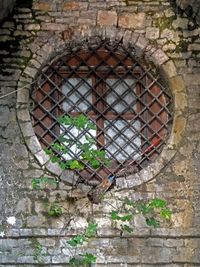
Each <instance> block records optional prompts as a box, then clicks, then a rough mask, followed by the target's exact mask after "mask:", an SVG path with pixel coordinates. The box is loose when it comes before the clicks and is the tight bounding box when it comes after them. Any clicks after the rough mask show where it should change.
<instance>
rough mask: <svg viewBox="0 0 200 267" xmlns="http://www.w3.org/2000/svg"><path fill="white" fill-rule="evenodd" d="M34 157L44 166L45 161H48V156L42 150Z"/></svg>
mask: <svg viewBox="0 0 200 267" xmlns="http://www.w3.org/2000/svg"><path fill="white" fill-rule="evenodd" d="M35 157H36V159H37V160H38V161H39V163H40V164H41V165H44V164H45V163H47V161H49V156H48V155H47V154H46V153H45V152H44V151H43V150H41V151H38V152H37V153H35Z"/></svg>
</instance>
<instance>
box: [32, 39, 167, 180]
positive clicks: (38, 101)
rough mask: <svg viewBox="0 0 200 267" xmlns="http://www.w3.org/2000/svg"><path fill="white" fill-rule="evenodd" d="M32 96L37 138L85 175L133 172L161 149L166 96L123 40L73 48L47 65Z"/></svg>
mask: <svg viewBox="0 0 200 267" xmlns="http://www.w3.org/2000/svg"><path fill="white" fill-rule="evenodd" d="M38 81H39V82H38V84H37V86H36V87H35V88H34V90H33V91H32V94H31V101H32V103H31V105H30V106H31V108H30V113H31V117H32V124H33V128H34V131H35V134H36V136H37V137H38V139H39V142H40V143H41V145H42V147H43V148H44V149H45V150H46V152H47V153H49V154H51V160H52V161H53V162H58V164H59V165H60V166H61V168H63V169H66V168H69V169H71V170H74V171H75V172H76V173H77V174H78V175H79V177H80V178H81V179H82V180H83V181H85V182H86V181H87V182H88V183H89V182H92V181H94V180H95V181H99V182H100V181H102V180H103V179H104V178H105V177H109V176H110V177H112V176H115V177H117V176H122V175H125V174H126V172H127V170H128V172H130V171H132V172H133V173H134V172H138V171H139V170H141V169H143V168H144V167H146V166H147V165H148V164H150V163H151V162H153V161H154V160H155V159H156V158H157V157H158V155H159V154H160V153H161V151H162V148H163V145H164V144H165V142H166V139H167V137H168V133H169V126H170V124H171V111H170V106H171V97H170V95H169V93H168V91H167V89H166V88H165V87H164V86H162V85H161V83H160V82H159V77H158V76H157V75H153V74H152V73H151V69H150V68H149V69H148V68H145V67H144V66H143V65H141V64H140V63H139V62H138V61H137V60H136V59H135V57H134V50H133V51H130V49H129V50H127V49H126V48H124V47H123V46H122V45H121V44H116V45H110V44H109V43H107V42H104V43H102V44H101V45H99V46H98V47H94V46H92V47H90V46H89V47H88V49H84V50H83V49H81V48H80V49H77V50H74V49H72V50H71V51H70V53H68V54H66V55H62V56H60V57H59V58H58V59H55V60H54V61H53V63H51V64H50V65H48V66H47V67H45V68H44V69H43V70H42V71H41V73H40V77H39V80H38Z"/></svg>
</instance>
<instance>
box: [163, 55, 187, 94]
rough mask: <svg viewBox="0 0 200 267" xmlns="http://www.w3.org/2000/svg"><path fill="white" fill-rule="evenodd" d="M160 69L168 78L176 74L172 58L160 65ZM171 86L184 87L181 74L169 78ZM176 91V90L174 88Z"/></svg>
mask: <svg viewBox="0 0 200 267" xmlns="http://www.w3.org/2000/svg"><path fill="white" fill-rule="evenodd" d="M162 69H163V71H164V73H165V74H166V75H167V77H168V78H172V77H174V76H176V75H177V72H176V67H175V65H174V63H173V61H172V60H169V61H167V62H166V63H164V64H163V65H162ZM170 81H171V87H173V88H182V89H183V88H184V84H183V79H182V77H181V76H178V77H175V78H173V79H170ZM175 91H176V90H175Z"/></svg>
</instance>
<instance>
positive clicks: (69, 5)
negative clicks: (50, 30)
mask: <svg viewBox="0 0 200 267" xmlns="http://www.w3.org/2000/svg"><path fill="white" fill-rule="evenodd" d="M79 9H80V5H79V2H75V1H68V2H66V3H64V4H63V6H62V10H63V11H69V12H71V11H72V10H79Z"/></svg>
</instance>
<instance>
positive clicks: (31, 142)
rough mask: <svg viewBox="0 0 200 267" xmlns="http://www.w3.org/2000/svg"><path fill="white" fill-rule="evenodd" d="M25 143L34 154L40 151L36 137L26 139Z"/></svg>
mask: <svg viewBox="0 0 200 267" xmlns="http://www.w3.org/2000/svg"><path fill="white" fill-rule="evenodd" d="M26 143H27V145H28V148H29V149H30V150H31V152H32V153H34V154H35V153H37V152H39V151H41V150H42V148H41V145H40V143H39V141H38V139H37V137H36V136H32V137H31V138H27V139H26Z"/></svg>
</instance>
